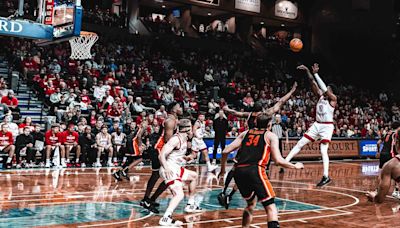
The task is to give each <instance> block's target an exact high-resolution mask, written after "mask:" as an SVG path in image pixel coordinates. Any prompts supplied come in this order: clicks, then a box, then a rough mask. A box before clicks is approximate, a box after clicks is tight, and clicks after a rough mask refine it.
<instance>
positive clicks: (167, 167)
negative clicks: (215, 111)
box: [159, 119, 202, 226]
mask: <svg viewBox="0 0 400 228" xmlns="http://www.w3.org/2000/svg"><path fill="white" fill-rule="evenodd" d="M178 127H179V131H178V133H176V134H175V135H174V136H172V137H171V138H170V139H169V140H168V142H167V143H166V144H165V145H164V146H163V148H162V150H161V152H160V155H159V160H160V163H161V167H160V175H161V177H162V178H163V180H164V182H165V183H166V185H167V186H168V188H169V189H170V190H171V192H172V194H173V196H172V198H171V200H170V201H169V205H168V207H167V210H166V211H165V213H164V216H163V217H162V218H161V219H160V221H159V224H160V225H161V226H171V225H173V226H180V225H183V223H182V222H181V221H176V220H174V219H172V213H173V212H174V210H175V208H176V207H177V206H178V205H179V203H180V202H181V201H182V200H183V198H184V196H185V194H184V192H183V182H189V201H188V203H187V205H186V207H185V212H188V213H193V212H202V209H201V208H200V207H199V206H198V205H196V203H195V198H194V194H195V191H196V187H197V177H198V175H197V173H196V172H194V171H191V170H188V169H185V168H183V167H182V166H181V165H180V164H181V163H182V162H185V161H186V159H187V158H186V152H187V144H188V139H189V138H190V137H191V134H192V124H191V122H190V120H189V119H181V120H180V121H179V125H178Z"/></svg>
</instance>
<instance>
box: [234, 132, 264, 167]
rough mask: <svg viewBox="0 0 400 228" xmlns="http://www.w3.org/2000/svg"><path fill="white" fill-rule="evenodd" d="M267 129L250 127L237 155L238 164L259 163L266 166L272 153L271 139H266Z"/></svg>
mask: <svg viewBox="0 0 400 228" xmlns="http://www.w3.org/2000/svg"><path fill="white" fill-rule="evenodd" d="M266 132H268V130H265V129H256V128H253V129H250V130H249V131H248V132H247V134H246V135H245V137H244V139H243V141H242V145H241V147H240V149H239V151H238V154H237V155H236V159H237V165H238V166H247V165H258V166H262V167H266V166H267V164H268V162H269V159H270V154H271V146H270V143H269V141H266V140H265V139H264V135H265V134H266Z"/></svg>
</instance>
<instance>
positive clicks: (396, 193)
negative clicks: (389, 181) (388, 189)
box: [392, 190, 400, 199]
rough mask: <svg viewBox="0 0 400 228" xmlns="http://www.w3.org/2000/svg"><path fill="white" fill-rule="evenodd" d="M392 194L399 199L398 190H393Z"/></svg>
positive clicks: (399, 193)
mask: <svg viewBox="0 0 400 228" xmlns="http://www.w3.org/2000/svg"><path fill="white" fill-rule="evenodd" d="M392 196H393V197H394V198H396V199H400V192H399V191H396V190H395V191H393V193H392Z"/></svg>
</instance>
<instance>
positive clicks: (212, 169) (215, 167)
mask: <svg viewBox="0 0 400 228" xmlns="http://www.w3.org/2000/svg"><path fill="white" fill-rule="evenodd" d="M217 168H218V166H217V165H210V167H208V172H212V171H214V170H216V169H217Z"/></svg>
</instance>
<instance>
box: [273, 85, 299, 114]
mask: <svg viewBox="0 0 400 228" xmlns="http://www.w3.org/2000/svg"><path fill="white" fill-rule="evenodd" d="M296 88H297V82H294V84H293V86H292V89H290V91H289V92H288V93H287V94H286V95H285V96H283V97H281V99H279V101H278V102H277V103H276V104H275V105H274V106H273V107H272V108H269V109H268V110H267V111H266V112H267V114H269V115H272V114H274V113H276V112H277V111H279V110H280V109H281V107H282V105H283V104H285V103H286V101H287V100H289V98H290V97H291V96H292V95H293V93H294V92H295V91H296Z"/></svg>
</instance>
